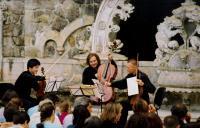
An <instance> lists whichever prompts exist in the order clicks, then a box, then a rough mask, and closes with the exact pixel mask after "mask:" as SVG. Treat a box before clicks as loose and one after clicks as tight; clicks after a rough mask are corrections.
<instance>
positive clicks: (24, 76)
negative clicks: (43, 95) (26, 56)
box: [15, 71, 42, 99]
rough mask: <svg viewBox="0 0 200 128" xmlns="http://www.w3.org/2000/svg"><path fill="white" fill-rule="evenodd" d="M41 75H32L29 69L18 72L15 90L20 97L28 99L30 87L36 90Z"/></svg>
mask: <svg viewBox="0 0 200 128" xmlns="http://www.w3.org/2000/svg"><path fill="white" fill-rule="evenodd" d="M41 79H42V78H41V77H36V76H34V75H32V74H31V73H30V72H29V71H24V72H22V73H21V74H20V76H19V77H18V79H17V80H16V82H15V90H16V92H17V93H18V95H19V97H20V98H24V99H29V98H30V94H31V89H32V88H33V89H34V90H38V88H39V84H38V82H37V81H39V80H41Z"/></svg>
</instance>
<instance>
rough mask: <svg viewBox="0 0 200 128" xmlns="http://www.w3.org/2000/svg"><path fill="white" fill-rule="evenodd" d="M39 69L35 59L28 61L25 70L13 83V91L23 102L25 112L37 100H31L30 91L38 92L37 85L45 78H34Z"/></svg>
mask: <svg viewBox="0 0 200 128" xmlns="http://www.w3.org/2000/svg"><path fill="white" fill-rule="evenodd" d="M39 67H40V61H39V60H37V59H30V60H28V62H27V70H26V71H24V72H22V73H21V74H20V76H19V77H18V78H17V80H16V82H15V90H16V92H17V93H18V95H19V97H20V98H21V99H22V101H23V105H24V108H25V109H26V110H27V109H28V108H30V107H33V106H35V105H36V104H37V103H38V102H37V99H35V98H32V97H31V96H30V95H31V89H34V90H35V91H37V90H39V88H40V87H39V83H40V82H41V81H44V80H45V78H44V77H41V76H36V74H37V72H38V69H39Z"/></svg>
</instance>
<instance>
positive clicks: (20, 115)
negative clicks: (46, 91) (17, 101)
mask: <svg viewBox="0 0 200 128" xmlns="http://www.w3.org/2000/svg"><path fill="white" fill-rule="evenodd" d="M29 121H30V117H29V115H28V114H27V112H24V111H21V112H17V113H15V114H14V116H13V123H14V124H20V125H22V126H23V128H28V123H29Z"/></svg>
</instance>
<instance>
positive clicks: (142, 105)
mask: <svg viewBox="0 0 200 128" xmlns="http://www.w3.org/2000/svg"><path fill="white" fill-rule="evenodd" d="M133 110H134V113H148V111H149V106H148V103H147V102H146V101H145V100H143V99H139V100H138V101H136V103H135V105H134V106H133Z"/></svg>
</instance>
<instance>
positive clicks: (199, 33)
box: [189, 26, 200, 52]
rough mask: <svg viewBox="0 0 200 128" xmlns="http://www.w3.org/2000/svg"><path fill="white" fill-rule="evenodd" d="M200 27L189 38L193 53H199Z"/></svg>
mask: <svg viewBox="0 0 200 128" xmlns="http://www.w3.org/2000/svg"><path fill="white" fill-rule="evenodd" d="M199 36H200V26H197V28H196V30H195V33H194V34H193V35H192V36H191V37H190V38H189V42H190V44H191V45H192V48H193V50H194V51H197V52H200V37H199Z"/></svg>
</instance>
